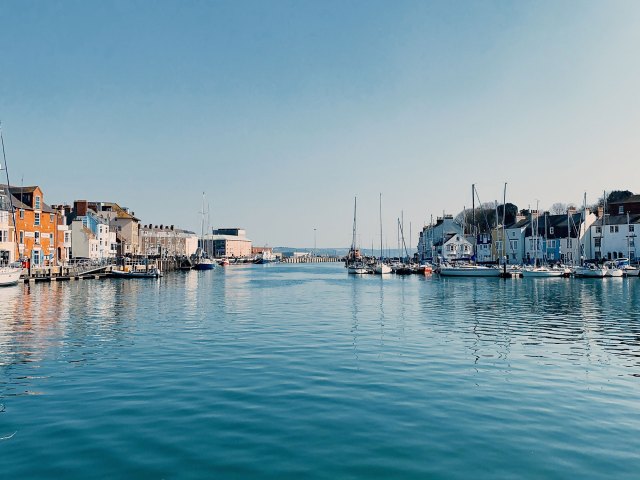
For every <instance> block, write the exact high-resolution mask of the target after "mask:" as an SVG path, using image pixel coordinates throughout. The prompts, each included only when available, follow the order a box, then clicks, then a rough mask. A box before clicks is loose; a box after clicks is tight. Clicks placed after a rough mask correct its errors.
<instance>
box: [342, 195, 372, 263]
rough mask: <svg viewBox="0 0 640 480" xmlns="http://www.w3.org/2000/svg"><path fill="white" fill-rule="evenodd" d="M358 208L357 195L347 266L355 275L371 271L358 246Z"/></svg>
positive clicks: (354, 204) (354, 202)
mask: <svg viewBox="0 0 640 480" xmlns="http://www.w3.org/2000/svg"><path fill="white" fill-rule="evenodd" d="M357 209H358V199H357V197H356V198H354V200H353V236H352V239H351V248H350V249H349V253H348V254H347V260H346V265H345V266H346V267H347V272H348V273H350V274H355V275H362V274H366V273H371V271H370V270H369V268H368V267H367V265H366V264H365V263H364V260H363V258H362V255H361V253H360V250H358V249H357V248H356V214H357Z"/></svg>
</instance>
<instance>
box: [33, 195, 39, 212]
mask: <svg viewBox="0 0 640 480" xmlns="http://www.w3.org/2000/svg"><path fill="white" fill-rule="evenodd" d="M33 208H34V209H35V210H40V196H38V195H36V201H35V206H34V207H33Z"/></svg>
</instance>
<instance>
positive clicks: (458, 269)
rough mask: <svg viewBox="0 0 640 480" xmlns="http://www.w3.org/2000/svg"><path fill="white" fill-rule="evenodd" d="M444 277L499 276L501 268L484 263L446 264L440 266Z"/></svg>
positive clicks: (440, 271)
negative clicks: (487, 265)
mask: <svg viewBox="0 0 640 480" xmlns="http://www.w3.org/2000/svg"><path fill="white" fill-rule="evenodd" d="M439 273H440V275H441V276H443V277H499V276H500V273H501V272H500V270H499V269H497V268H493V267H485V266H484V265H471V264H468V265H466V264H465V265H445V266H441V267H440V268H439Z"/></svg>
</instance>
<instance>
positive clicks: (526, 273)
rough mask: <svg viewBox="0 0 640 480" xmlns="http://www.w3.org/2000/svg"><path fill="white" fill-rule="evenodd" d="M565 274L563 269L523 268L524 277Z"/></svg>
mask: <svg viewBox="0 0 640 480" xmlns="http://www.w3.org/2000/svg"><path fill="white" fill-rule="evenodd" d="M563 275H564V271H563V270H523V271H522V276H523V277H524V278H559V277H562V276H563Z"/></svg>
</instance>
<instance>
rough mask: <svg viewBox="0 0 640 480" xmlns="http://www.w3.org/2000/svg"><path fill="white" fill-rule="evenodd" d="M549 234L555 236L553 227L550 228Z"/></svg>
mask: <svg viewBox="0 0 640 480" xmlns="http://www.w3.org/2000/svg"><path fill="white" fill-rule="evenodd" d="M549 234H550V235H553V227H549Z"/></svg>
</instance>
